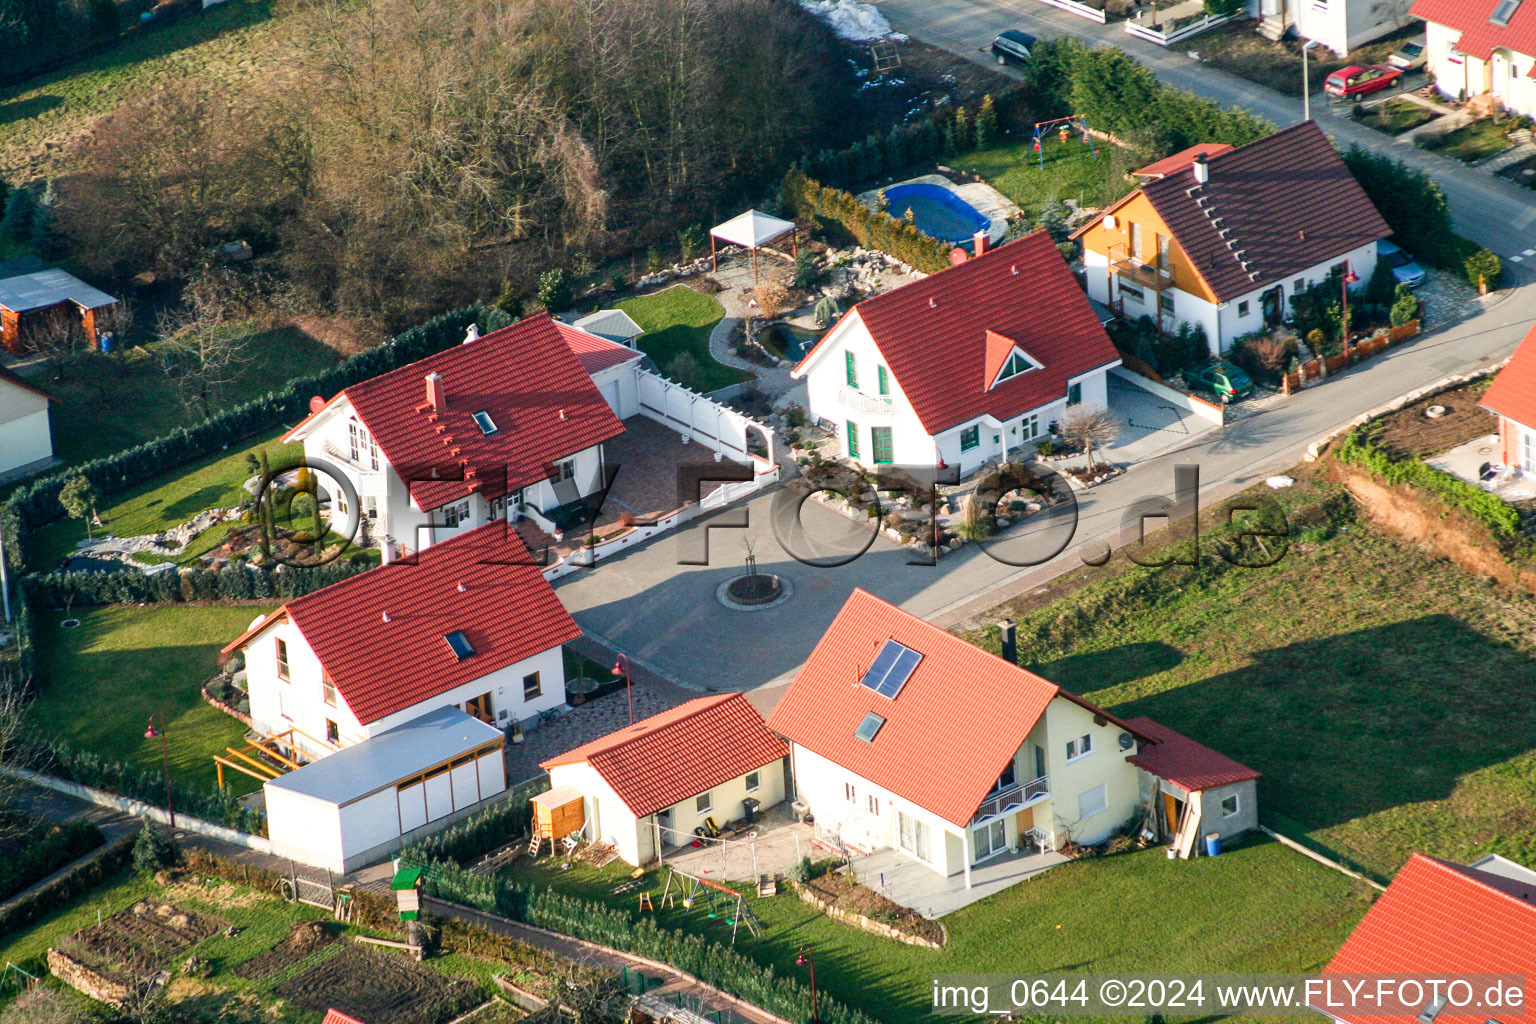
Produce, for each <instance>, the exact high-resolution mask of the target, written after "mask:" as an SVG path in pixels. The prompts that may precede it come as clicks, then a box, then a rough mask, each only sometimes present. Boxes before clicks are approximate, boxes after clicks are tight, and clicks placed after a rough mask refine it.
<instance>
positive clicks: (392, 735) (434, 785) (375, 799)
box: [264, 707, 507, 873]
mask: <svg viewBox="0 0 1536 1024" xmlns="http://www.w3.org/2000/svg"><path fill="white" fill-rule="evenodd" d="M505 742H506V739H505V736H504V735H503V734H502V732H501V730H500V729H497V728H496V727H495V726H493V725H489V724H487V723H485V722H482V721H480V720H479V719H477V718H475V717H474V716H472V715H469V714H466V713H465V712H463V711H461V710H459V709H458V708H455V707H443V708H438V709H437V710H435V711H430V712H428V713H427V714H425V715H422V716H421V717H419V718H415V719H412V720H411V721H409V722H406V723H405V724H404V725H400V726H396V727H395V728H393V729H390V730H388V731H386V732H382V733H379V734H378V735H377V736H374V737H372V738H370V739H367V740H364V741H362V742H361V743H355V744H353V745H352V746H350V747H345V748H343V749H342V750H339V751H337V752H336V753H334V754H331V755H330V756H329V757H324V758H321V759H320V760H318V761H313V762H311V763H310V764H307V765H305V766H303V767H302V768H298V769H296V770H294V771H291V772H289V773H288V774H287V775H284V776H282V777H281V778H277V779H273V780H271V781H270V782H268V783H266V785H265V787H264V790H265V793H266V799H267V831H268V834H269V835H270V836H271V837H272V846H273V852H274V853H276V854H277V855H278V856H281V857H290V858H292V859H293V860H296V861H298V862H299V863H301V864H308V865H311V866H313V867H317V868H325V869H327V870H329V871H335V872H340V873H344V872H347V871H352V870H355V869H356V868H359V867H362V866H364V865H367V864H371V863H374V862H375V861H379V860H382V859H384V858H385V857H387V856H389V855H390V854H392V853H394V852H396V851H397V850H399V849H401V848H402V847H404V846H405V845H407V844H408V843H410V842H413V841H414V840H416V839H418V838H420V837H421V836H423V835H425V834H427V833H430V832H434V831H436V830H437V829H440V828H442V827H443V826H445V825H448V824H449V823H451V822H454V821H457V820H458V819H460V818H463V817H465V816H466V815H468V814H470V813H472V812H474V811H475V810H478V809H479V808H481V807H482V805H484V804H485V803H486V802H487V801H489V800H493V799H495V798H496V797H498V796H500V795H501V794H502V793H503V792H505V790H506V788H507V782H506V766H505V763H504V761H503V747H504V744H505Z"/></svg>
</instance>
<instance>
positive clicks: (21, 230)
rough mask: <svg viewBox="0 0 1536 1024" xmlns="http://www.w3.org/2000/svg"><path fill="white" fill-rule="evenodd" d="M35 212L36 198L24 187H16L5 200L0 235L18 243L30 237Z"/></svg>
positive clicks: (0, 220) (0, 222) (0, 221)
mask: <svg viewBox="0 0 1536 1024" xmlns="http://www.w3.org/2000/svg"><path fill="white" fill-rule="evenodd" d="M36 211H37V198H36V197H35V196H33V195H32V190H31V189H29V188H27V187H26V186H25V185H21V186H17V187H16V188H14V189H12V190H11V194H10V195H9V196H7V197H6V200H5V217H4V218H3V219H0V234H4V235H5V237H6V238H9V239H12V240H14V241H18V242H24V241H26V240H27V239H28V238H30V237H32V219H33V216H34V215H35V214H36Z"/></svg>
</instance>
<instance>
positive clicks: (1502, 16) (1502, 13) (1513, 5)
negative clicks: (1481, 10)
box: [1488, 0, 1520, 28]
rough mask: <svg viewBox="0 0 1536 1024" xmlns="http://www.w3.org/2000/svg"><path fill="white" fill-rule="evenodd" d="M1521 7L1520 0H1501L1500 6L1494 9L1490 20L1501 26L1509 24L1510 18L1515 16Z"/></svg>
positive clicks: (1489, 17)
mask: <svg viewBox="0 0 1536 1024" xmlns="http://www.w3.org/2000/svg"><path fill="white" fill-rule="evenodd" d="M1519 7H1520V0H1499V6H1497V7H1495V8H1494V9H1493V13H1492V14H1490V15H1489V16H1488V20H1489V21H1490V22H1492V23H1493V24H1495V25H1498V26H1500V27H1501V28H1502V27H1503V26H1505V25H1508V24H1509V19H1510V18H1513V17H1514V16H1515V11H1516V10H1518V9H1519Z"/></svg>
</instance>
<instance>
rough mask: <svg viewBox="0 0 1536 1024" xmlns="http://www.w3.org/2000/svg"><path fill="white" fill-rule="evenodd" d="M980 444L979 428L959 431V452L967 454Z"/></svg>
mask: <svg viewBox="0 0 1536 1024" xmlns="http://www.w3.org/2000/svg"><path fill="white" fill-rule="evenodd" d="M980 444H981V428H980V427H966V428H965V429H964V430H962V431H960V450H961V451H963V452H968V451H970V450H971V449H972V448H975V447H977V446H978V445H980Z"/></svg>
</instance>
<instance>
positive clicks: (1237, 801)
mask: <svg viewBox="0 0 1536 1024" xmlns="http://www.w3.org/2000/svg"><path fill="white" fill-rule="evenodd" d="M1228 800H1230V801H1232V809H1231V810H1230V811H1229V810H1227V801H1228ZM1242 809H1243V801H1242V799H1241V797H1239V796H1238V794H1236V793H1233V794H1232V795H1231V796H1224V797H1222V798H1221V816H1222V817H1223V818H1230V817H1232V815H1234V814H1236V813H1237V812H1238V811H1241V810H1242Z"/></svg>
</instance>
